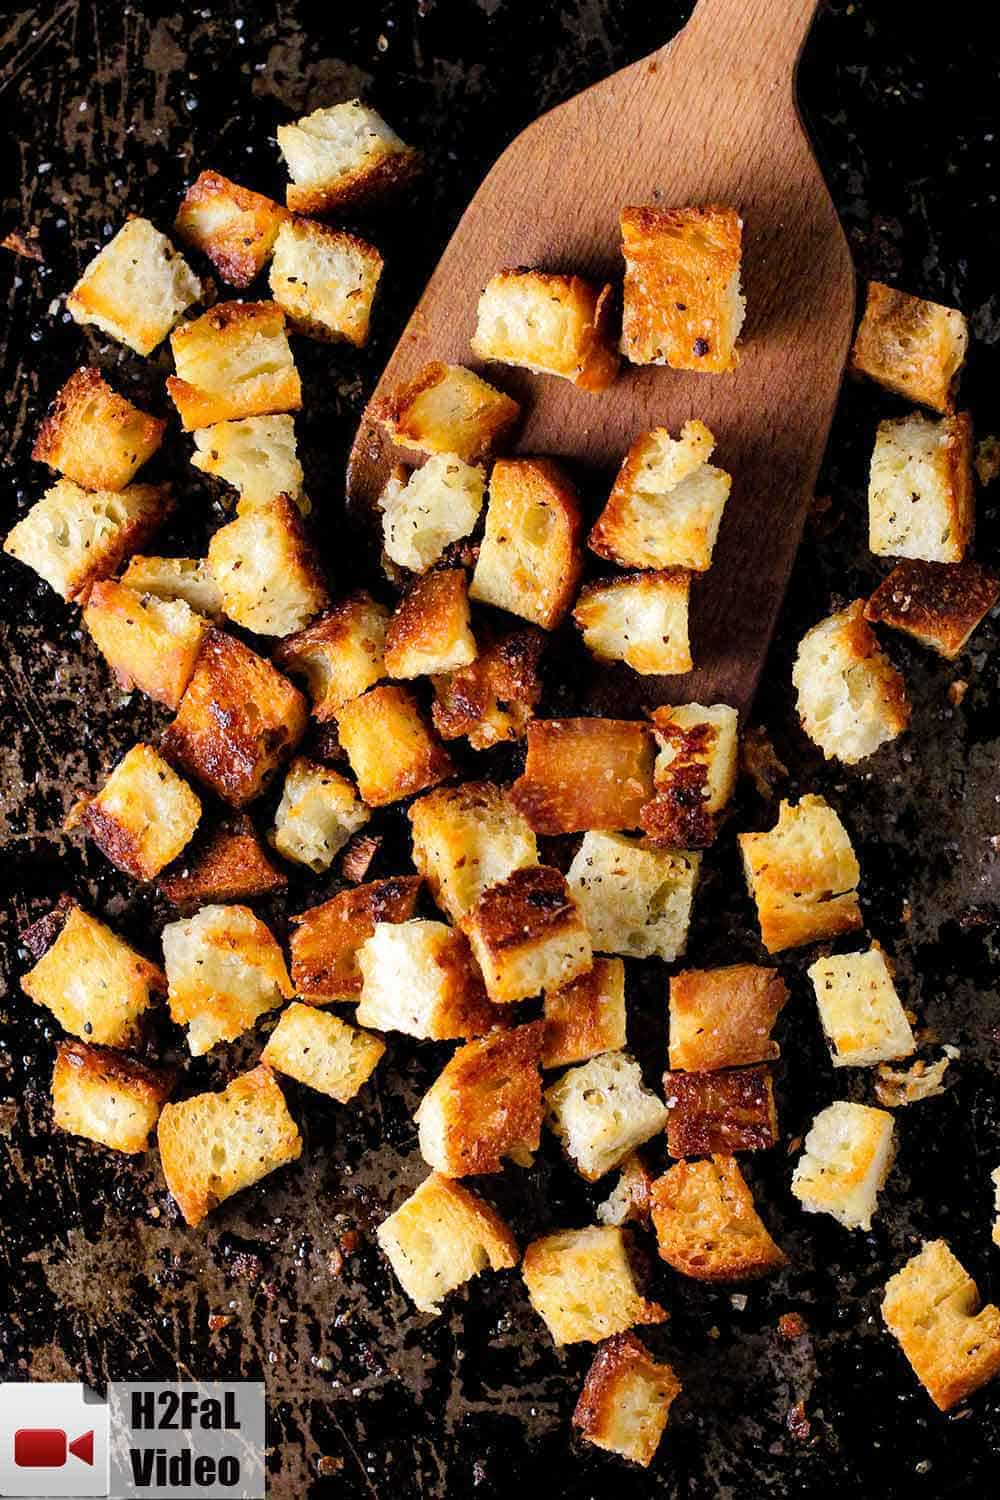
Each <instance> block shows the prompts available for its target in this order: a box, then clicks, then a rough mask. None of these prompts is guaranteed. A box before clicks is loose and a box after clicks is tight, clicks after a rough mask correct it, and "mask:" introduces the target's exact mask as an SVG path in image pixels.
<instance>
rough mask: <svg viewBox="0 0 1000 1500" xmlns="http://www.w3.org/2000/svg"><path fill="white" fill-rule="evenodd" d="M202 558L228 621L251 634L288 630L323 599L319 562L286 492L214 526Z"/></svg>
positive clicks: (311, 614) (315, 610) (315, 609)
mask: <svg viewBox="0 0 1000 1500" xmlns="http://www.w3.org/2000/svg"><path fill="white" fill-rule="evenodd" d="M208 563H209V567H210V568H211V569H212V576H213V577H214V579H215V581H216V583H217V584H218V585H219V589H220V590H221V593H222V607H223V609H224V611H225V613H226V614H227V615H228V616H229V618H230V619H231V620H235V622H236V624H237V625H242V626H243V628H244V630H252V631H255V632H256V634H257V635H281V636H284V635H294V634H295V633H296V632H297V631H300V630H304V629H305V627H306V626H307V625H308V623H309V621H310V620H311V619H312V618H313V617H314V616H315V615H317V614H319V612H320V610H322V609H325V608H326V606H327V604H328V603H329V595H328V594H327V591H326V583H325V581H324V578H323V572H322V569H321V568H320V566H319V561H318V559H317V557H316V554H315V552H314V551H313V549H312V546H311V544H310V542H309V539H308V537H307V535H306V532H305V529H304V527H303V525H302V517H301V515H300V514H299V511H298V509H297V507H296V506H295V505H294V504H293V503H292V501H291V500H289V498H288V496H287V495H278V496H277V497H276V498H275V499H274V500H268V501H267V503H266V504H264V505H255V506H254V507H253V508H252V509H251V510H247V511H244V513H243V514H242V515H238V516H237V517H236V519H235V520H234V521H230V522H229V524H228V525H226V526H220V527H219V529H218V531H217V532H216V533H215V535H214V536H213V537H212V540H211V541H210V542H209V544H208Z"/></svg>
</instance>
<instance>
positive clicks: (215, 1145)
mask: <svg viewBox="0 0 1000 1500" xmlns="http://www.w3.org/2000/svg"><path fill="white" fill-rule="evenodd" d="M156 1138H157V1144H158V1145H159V1148H160V1164H161V1166H162V1167H163V1175H164V1177H165V1178H166V1182H167V1187H168V1189H169V1190H170V1193H171V1194H172V1196H173V1197H174V1198H175V1199H176V1201H177V1205H178V1207H179V1208H180V1211H181V1213H182V1214H183V1215H184V1218H185V1220H186V1221H187V1223H188V1224H190V1225H191V1226H192V1228H193V1227H194V1226H196V1225H198V1224H200V1223H201V1221H202V1219H204V1217H205V1215H206V1214H208V1213H211V1211H212V1209H214V1208H217V1207H218V1206H219V1204H220V1203H222V1202H224V1201H225V1199H226V1198H231V1197H232V1195H233V1194H234V1193H239V1192H241V1191H242V1190H243V1188H248V1187H252V1186H253V1184H254V1183H255V1182H259V1181H260V1180H261V1178H262V1177H266V1176H267V1175H268V1173H269V1172H273V1171H275V1170H276V1169H277V1168H278V1167H282V1166H284V1165H285V1163H286V1162H290V1161H297V1160H298V1158H299V1156H300V1155H301V1154H302V1137H301V1136H300V1135H299V1129H298V1126H297V1125H296V1123H295V1121H294V1120H293V1119H292V1117H291V1115H290V1114H289V1112H288V1106H287V1105H286V1103H285V1096H284V1094H283V1093H282V1092H281V1089H280V1088H279V1087H278V1084H277V1081H276V1079H275V1077H274V1074H273V1073H272V1072H271V1070H270V1068H268V1067H266V1066H264V1065H263V1064H259V1065H258V1066H257V1067H256V1068H253V1069H252V1070H251V1071H250V1072H249V1073H241V1074H240V1075H239V1076H238V1077H237V1078H234V1079H233V1081H232V1083H231V1084H229V1086H228V1088H224V1089H223V1090H222V1091H221V1093H217V1094H195V1095H194V1096H193V1097H192V1098H190V1099H184V1100H182V1101H181V1103H179V1104H168V1105H166V1107H165V1108H164V1110H163V1113H162V1114H161V1115H160V1122H159V1125H158V1126H157V1131H156Z"/></svg>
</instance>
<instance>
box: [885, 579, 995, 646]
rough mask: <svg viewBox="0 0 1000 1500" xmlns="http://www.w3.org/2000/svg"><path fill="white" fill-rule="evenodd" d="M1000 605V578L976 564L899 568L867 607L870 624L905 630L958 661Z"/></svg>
mask: <svg viewBox="0 0 1000 1500" xmlns="http://www.w3.org/2000/svg"><path fill="white" fill-rule="evenodd" d="M998 600H1000V578H998V577H997V576H996V574H994V573H990V572H988V571H987V569H986V568H984V567H982V566H981V564H980V563H977V562H972V561H971V559H970V560H968V561H966V562H961V563H933V562H919V561H916V560H909V561H906V562H900V563H897V564H896V566H895V567H894V568H893V570H892V572H891V573H890V574H889V576H888V578H884V579H883V580H882V582H881V583H880V584H879V586H878V588H877V589H876V590H875V592H874V594H872V596H871V598H870V599H869V600H868V603H867V604H866V605H865V619H866V620H874V621H875V622H876V623H877V624H879V625H889V626H891V628H892V629H893V630H901V631H902V632H903V633H904V635H910V636H912V637H913V639H914V640H915V641H919V642H920V643H921V645H923V646H930V648H931V650H932V651H937V652H938V654H939V655H940V656H943V657H945V658H946V659H947V660H949V661H954V659H955V657H956V656H958V655H959V654H960V653H961V652H962V650H963V649H964V647H965V645H966V644H967V642H968V640H969V637H970V636H971V635H972V633H973V631H974V630H976V629H977V628H978V627H979V625H981V624H982V622H983V620H984V619H985V618H986V616H987V615H988V614H989V612H990V610H991V609H993V608H994V607H995V605H996V603H997V601H998Z"/></svg>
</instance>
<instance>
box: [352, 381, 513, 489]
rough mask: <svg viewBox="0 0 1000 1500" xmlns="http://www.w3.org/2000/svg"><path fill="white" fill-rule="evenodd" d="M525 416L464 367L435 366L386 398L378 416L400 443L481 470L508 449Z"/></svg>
mask: <svg viewBox="0 0 1000 1500" xmlns="http://www.w3.org/2000/svg"><path fill="white" fill-rule="evenodd" d="M520 415H521V408H520V406H518V404H517V402H516V401H515V400H513V398H512V397H510V396H507V395H505V394H504V392H503V391H498V390H497V389H496V387H495V386H492V385H490V384H489V382H488V381H486V380H484V379H483V378H482V376H481V375H476V374H475V373H474V371H472V370H467V369H466V368H465V366H464V365H446V364H443V363H442V362H441V361H440V360H432V361H431V363H430V364H428V365H424V367H423V369H422V370H419V371H418V372H417V374H416V375H414V377H413V379H412V380H407V381H405V382H404V383H403V384H402V385H400V386H397V387H396V389H395V390H394V391H392V392H391V393H390V394H389V395H388V396H385V397H383V398H382V400H381V402H380V404H379V406H378V408H377V410H376V416H377V417H378V420H379V421H380V422H381V424H382V426H383V427H384V428H385V430H386V432H388V434H389V436H390V437H391V438H392V440H393V442H394V443H397V444H398V445H399V446H400V447H401V448H416V449H417V450H418V451H419V452H421V453H439V454H444V455H446V456H448V457H456V458H460V459H462V461H463V462H464V463H467V464H478V463H481V462H482V461H483V460H484V459H486V458H489V457H490V455H491V454H492V453H494V452H496V450H497V449H499V448H500V447H502V445H503V443H504V442H505V440H506V439H507V437H508V436H509V435H510V433H511V431H512V429H513V428H514V426H515V425H516V423H517V421H518V419H519V417H520Z"/></svg>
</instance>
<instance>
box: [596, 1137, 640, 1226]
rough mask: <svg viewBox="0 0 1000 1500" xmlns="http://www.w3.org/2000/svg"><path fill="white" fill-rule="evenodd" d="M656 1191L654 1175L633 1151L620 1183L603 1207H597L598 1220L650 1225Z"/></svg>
mask: <svg viewBox="0 0 1000 1500" xmlns="http://www.w3.org/2000/svg"><path fill="white" fill-rule="evenodd" d="M652 1190H653V1174H652V1172H651V1171H650V1170H649V1168H648V1167H647V1165H646V1163H645V1162H644V1161H643V1159H642V1157H641V1156H640V1155H639V1152H638V1151H633V1152H632V1153H631V1155H629V1156H626V1158H625V1160H624V1161H623V1162H622V1165H621V1171H620V1173H619V1174H618V1181H617V1182H616V1183H615V1185H614V1187H613V1188H612V1189H611V1192H610V1193H609V1194H608V1196H607V1197H606V1198H605V1200H604V1202H603V1203H599V1204H598V1206H597V1218H598V1220H599V1222H600V1223H601V1224H614V1225H616V1226H617V1225H621V1224H629V1223H632V1222H633V1221H634V1222H635V1223H637V1224H648V1223H649V1211H650V1194H651V1192H652Z"/></svg>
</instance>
